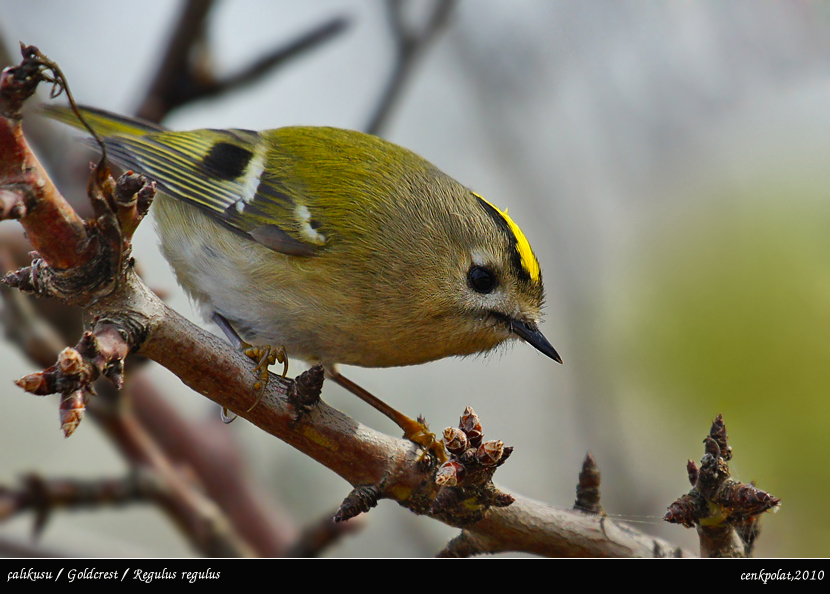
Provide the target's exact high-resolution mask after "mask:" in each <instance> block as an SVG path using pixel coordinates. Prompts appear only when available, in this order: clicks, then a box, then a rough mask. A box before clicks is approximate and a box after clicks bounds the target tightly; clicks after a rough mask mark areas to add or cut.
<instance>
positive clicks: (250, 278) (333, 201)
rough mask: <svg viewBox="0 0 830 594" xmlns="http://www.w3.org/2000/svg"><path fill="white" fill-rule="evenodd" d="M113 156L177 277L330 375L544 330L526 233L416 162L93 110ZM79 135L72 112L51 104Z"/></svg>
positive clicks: (334, 142) (382, 152) (375, 144)
mask: <svg viewBox="0 0 830 594" xmlns="http://www.w3.org/2000/svg"><path fill="white" fill-rule="evenodd" d="M81 112H82V114H83V116H84V118H85V119H86V120H87V122H88V123H89V124H90V126H91V127H92V128H93V129H95V131H96V132H97V133H98V134H99V135H100V136H101V137H102V138H103V139H104V143H105V145H106V149H107V152H108V155H109V157H110V158H111V159H112V160H114V161H115V162H116V163H118V164H119V165H121V166H123V167H126V168H128V169H132V170H134V171H137V172H141V173H143V174H145V175H147V176H148V177H149V178H151V179H152V180H154V181H155V182H156V183H157V184H158V187H159V189H160V190H161V192H160V193H159V195H158V196H157V198H156V201H155V207H154V208H155V217H156V221H157V227H158V233H159V235H160V238H161V247H162V251H163V253H164V255H165V257H166V258H167V260H168V261H169V262H170V264H171V266H172V267H173V270H174V271H175V274H176V276H177V278H178V281H179V283H180V284H181V285H182V287H183V288H184V289H185V291H186V292H187V293H188V294H189V295H190V296H191V297H192V298H194V299H195V300H196V301H198V302H199V303H200V304H201V305H202V306H203V307H204V308H205V313H206V314H208V316H211V315H214V314H219V315H220V316H222V317H223V318H224V319H225V320H227V321H228V322H229V323H230V325H231V326H232V327H233V329H235V330H236V332H238V333H239V335H241V336H242V337H243V338H244V339H245V340H246V341H248V342H250V343H251V344H255V345H281V346H284V347H285V351H286V352H287V354H288V356H289V357H297V358H300V359H303V360H306V361H309V362H314V363H318V362H319V363H322V364H324V365H325V366H327V367H333V366H335V365H337V364H338V363H343V364H348V365H359V366H363V367H389V366H398V365H414V364H418V363H425V362H427V361H432V360H435V359H441V358H443V357H448V356H451V355H469V354H473V353H479V352H482V351H488V350H490V349H492V348H494V347H496V346H497V345H499V344H501V343H503V342H504V341H507V340H510V339H515V338H521V339H523V340H524V341H526V342H528V343H530V344H531V345H533V346H534V347H535V348H536V349H538V350H539V351H540V352H542V353H544V354H545V355H547V356H548V357H551V358H552V359H555V360H556V361H559V362H561V360H560V358H559V355H558V354H557V353H556V351H555V350H554V348H553V347H552V346H551V344H550V343H549V342H548V341H547V339H545V337H544V335H543V334H542V333H541V332H540V331H539V328H538V321H539V318H540V313H541V307H542V302H543V300H544V289H543V286H542V275H541V271H540V268H539V263H538V261H537V259H536V257H535V255H534V254H533V251H532V250H531V248H530V244H529V243H528V241H527V239H526V238H525V236H524V234H523V233H522V231H521V230H520V229H519V227H518V226H517V225H516V224H515V223H514V222H513V220H512V219H511V218H510V217H509V216H508V215H507V212H506V211H504V212H502V211H500V210H499V209H498V208H496V207H495V206H493V205H492V204H490V203H489V202H488V201H486V200H485V199H484V198H482V197H481V196H479V195H478V194H475V193H474V192H472V191H471V190H469V189H468V188H466V187H464V186H463V185H461V184H460V183H458V182H456V181H455V180H453V179H452V178H450V177H449V176H447V175H445V174H444V173H442V172H441V171H439V170H438V169H437V168H436V167H435V166H433V165H432V164H430V163H428V162H427V161H425V160H424V159H422V158H421V157H419V156H417V155H415V154H414V153H412V152H410V151H408V150H406V149H404V148H401V147H399V146H397V145H394V144H392V143H389V142H386V141H384V140H381V139H380V138H377V137H374V136H370V135H367V134H363V133H360V132H354V131H349V130H341V129H336V128H325V127H287V128H280V129H277V130H267V131H263V132H253V131H250V130H195V131H192V132H172V131H167V130H165V129H164V128H162V127H160V126H158V125H155V124H150V123H147V122H143V121H140V120H135V119H130V118H126V117H123V116H118V115H115V114H111V113H108V112H104V111H101V110H97V109H91V108H82V109H81ZM46 113H47V115H49V116H50V117H52V118H54V119H58V120H61V121H63V122H65V123H69V124H71V125H73V126H75V127H79V128H80V127H82V125H81V123H80V122H79V120H78V119H77V118H76V116H75V115H74V114H73V113H72V111H71V110H69V109H67V108H61V107H57V108H55V107H50V108H47V109H46Z"/></svg>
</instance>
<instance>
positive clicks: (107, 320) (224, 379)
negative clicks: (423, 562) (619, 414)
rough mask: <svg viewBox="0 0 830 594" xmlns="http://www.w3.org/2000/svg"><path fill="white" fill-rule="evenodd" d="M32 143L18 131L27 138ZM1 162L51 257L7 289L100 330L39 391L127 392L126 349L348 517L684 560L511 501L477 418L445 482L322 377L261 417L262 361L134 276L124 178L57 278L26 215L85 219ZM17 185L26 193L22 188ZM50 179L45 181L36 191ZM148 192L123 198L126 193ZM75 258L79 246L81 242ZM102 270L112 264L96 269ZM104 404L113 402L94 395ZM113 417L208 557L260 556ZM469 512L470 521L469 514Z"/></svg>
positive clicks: (488, 539)
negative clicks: (272, 449)
mask: <svg viewBox="0 0 830 594" xmlns="http://www.w3.org/2000/svg"><path fill="white" fill-rule="evenodd" d="M30 56H33V57H37V56H39V53H35V52H30ZM6 74H8V71H7V73H6ZM6 74H4V84H5V82H10V83H15V84H16V83H17V82H19V80H18V78H15V79H12V80H8V79H7V78H6ZM24 74H25V73H24ZM20 80H24V81H25V80H26V79H25V77H22V78H21V79H20ZM43 80H49V79H48V78H44V79H43ZM6 113H8V112H6ZM16 119H18V118H16V117H15V116H14V115H12V116H10V117H7V118H4V119H3V122H0V125H5V126H7V127H8V128H9V129H10V130H13V129H14V126H15V125H16V124H15V121H16ZM17 124H18V125H19V121H17ZM21 140H22V136H20V135H19V134H18V136H16V137H15V141H16V142H18V141H21ZM6 149H8V147H6ZM0 160H2V167H3V168H4V169H2V170H0V174H3V175H4V176H0V186H2V188H3V189H5V190H7V191H9V192H12V193H16V194H20V196H21V197H22V199H23V200H24V202H25V204H24V205H25V207H26V214H24V216H23V217H22V218H21V221H22V222H24V225H28V226H26V228H27V231H28V233H29V235H30V238H31V239H32V241H34V242H37V245H38V246H39V247H38V252H39V256H40V258H41V260H40V263H38V262H35V263H34V264H33V265H32V266H31V267H30V268H28V269H24V270H23V271H18V272H17V273H15V274H14V275H11V276H7V277H6V282H8V283H10V284H12V285H14V286H17V287H18V288H21V289H25V290H30V291H35V292H38V293H40V294H44V295H50V296H52V297H55V298H59V299H61V300H64V301H67V302H71V303H77V304H80V305H82V306H83V307H84V309H85V312H86V316H87V319H89V320H91V328H90V333H89V334H87V335H85V337H84V338H82V340H81V342H80V343H79V345H78V347H76V348H75V349H73V350H72V351H70V352H69V353H68V354H67V355H66V356H65V357H63V358H62V359H61V360H60V361H59V363H58V364H57V365H56V366H55V369H54V370H47V371H46V372H41V375H40V376H38V377H37V378H30V379H29V380H27V382H24V383H27V387H30V388H34V389H35V391H39V392H41V393H42V392H43V391H45V390H47V389H57V390H59V391H61V392H63V393H68V394H69V395H77V397H78V398H80V399H81V400H85V399H87V398H89V397H90V396H91V393H90V392H89V389H90V386H91V381H92V380H93V379H94V376H95V375H96V373H97V374H104V375H107V374H108V370H109V375H110V377H112V378H115V379H116V382H115V383H116V384H118V383H119V379H118V378H120V362H121V361H123V358H124V356H125V354H126V353H127V352H136V353H139V354H141V355H144V356H145V357H148V358H150V359H153V360H155V361H157V362H158V363H160V364H161V365H163V366H164V367H166V368H168V369H169V370H171V371H172V372H173V373H174V374H175V375H177V376H178V377H179V378H180V379H181V380H182V381H183V382H184V383H185V384H187V385H188V386H190V387H191V388H193V389H194V390H195V391H197V392H198V393H200V394H203V395H204V396H206V397H207V398H209V399H211V400H213V401H214V402H216V403H217V404H219V405H220V406H222V407H223V408H226V409H228V410H230V411H233V412H235V413H236V414H238V415H239V416H241V417H243V418H245V419H247V420H248V421H249V422H251V423H253V424H255V425H256V426H258V427H260V428H261V429H263V430H265V431H267V432H269V433H271V434H272V435H275V436H276V437H278V438H279V439H281V440H283V441H285V442H286V443H288V444H290V445H292V446H293V447H295V448H297V449H298V450H300V451H301V452H303V453H305V454H306V455H308V456H309V457H311V458H313V459H314V460H317V461H318V462H320V463H321V464H324V465H325V466H327V467H328V468H330V469H331V470H333V471H334V472H336V473H338V474H339V475H340V476H341V477H343V478H344V479H345V480H346V481H348V482H349V483H350V484H351V485H352V486H353V487H355V490H354V491H353V497H352V496H350V498H349V500H347V505H346V506H344V507H343V508H341V510H343V509H346V508H349V507H350V506H351V507H353V508H354V509H356V510H357V511H364V509H368V508H369V507H371V506H372V505H374V504H375V503H376V502H377V501H378V499H381V498H388V499H392V500H394V501H396V502H398V503H399V504H401V505H403V506H405V507H407V508H409V509H411V510H413V511H415V512H416V513H420V514H426V515H430V516H432V517H435V518H437V519H440V520H441V521H444V522H445V523H448V524H450V525H454V526H459V527H463V528H464V530H465V534H466V535H468V536H467V537H466V538H468V539H472V540H474V541H475V542H476V543H477V550H480V551H482V552H484V551H487V552H496V551H526V552H532V553H537V554H542V555H557V556H563V555H567V556H577V555H579V556H583V555H589V556H653V555H655V554H675V553H676V551H675V549H674V548H673V547H672V546H671V545H669V544H668V543H664V542H662V541H659V540H657V539H653V538H651V537H648V536H645V535H643V534H640V533H637V532H635V531H633V530H631V529H629V528H626V527H624V526H619V525H616V524H614V523H613V522H611V521H609V520H607V519H606V518H602V517H597V516H595V515H588V514H583V513H578V512H571V511H560V510H555V509H552V508H549V507H547V506H544V505H542V504H539V503H536V502H532V501H529V500H527V499H524V498H522V497H519V496H515V497H514V496H512V495H507V494H505V493H503V492H501V491H499V490H498V489H497V488H496V487H495V486H494V485H493V483H492V480H491V478H492V474H493V471H494V470H495V468H496V467H497V466H499V465H500V464H501V463H503V462H504V460H505V459H506V458H507V456H508V455H509V452H510V449H509V448H507V447H505V446H504V445H503V444H502V443H501V442H500V441H498V440H491V441H486V442H485V441H484V440H483V434H482V430H481V425H480V423H479V422H478V419H477V417H475V414H474V413H472V411H471V410H470V411H468V412H467V413H466V414H465V416H464V418H463V419H462V422H461V424H460V426H459V429H460V430H461V432H462V433H463V434H464V439H466V444H465V443H464V439H461V437H460V436H459V435H458V434H456V433H454V432H450V433H451V435H449V438H448V439H447V443H448V445H449V446H450V447H451V448H452V450H451V453H452V454H453V457H452V458H451V459H450V460H449V461H448V463H447V465H444V466H443V467H442V470H441V472H440V473H439V474H438V475H437V476H436V472H435V471H436V468H435V465H434V460H433V458H432V456H431V455H429V454H426V453H424V452H422V451H421V450H420V449H419V448H418V447H416V446H415V445H414V444H413V443H411V442H409V441H404V440H402V439H395V438H392V437H389V436H387V435H383V434H381V433H378V432H376V431H374V430H372V429H369V428H367V427H365V426H363V425H361V424H360V423H358V422H356V421H355V420H353V419H351V418H349V417H347V416H346V415H344V414H343V413H341V412H339V411H337V410H335V409H333V408H331V407H329V406H327V405H326V404H325V403H323V402H316V404H315V401H316V395H315V394H317V393H318V392H319V389H320V387H321V379H322V378H321V376H320V375H319V371H320V370H319V369H312V370H310V371H309V372H306V374H303V375H302V376H300V377H299V378H297V379H296V380H284V379H282V378H280V377H275V376H272V377H271V380H270V382H269V383H268V385H267V386H266V390H265V393H264V396H263V398H262V399H261V402H259V404H258V405H257V406H255V407H253V408H251V405H252V404H253V403H254V402H255V401H256V399H257V398H258V396H257V394H256V392H255V390H253V389H252V388H253V386H254V385H255V384H256V383H257V381H258V380H259V375H258V373H257V372H256V370H255V369H254V366H253V365H252V363H251V361H250V360H249V359H248V358H247V357H246V356H245V355H243V354H241V353H240V352H238V351H236V350H234V349H233V348H231V347H230V346H229V345H227V344H226V343H225V342H223V341H220V340H219V339H218V338H216V337H214V336H213V335H210V334H208V333H206V332H204V331H202V330H200V329H199V328H198V327H196V326H194V325H193V324H191V323H190V322H188V321H187V320H185V319H184V318H182V317H181V316H180V315H178V314H177V313H176V312H174V311H172V310H171V309H169V308H168V307H166V306H165V305H164V304H163V303H162V302H161V300H160V299H159V298H158V297H157V296H156V295H155V294H154V293H153V292H152V291H150V290H149V289H148V288H147V287H146V286H145V285H144V284H143V282H142V281H141V280H140V278H139V277H138V276H137V274H136V273H135V270H134V268H133V266H132V264H131V261H130V259H129V257H128V256H127V254H128V251H129V239H130V233H131V231H132V230H133V229H134V228H135V224H137V222H138V220H140V216H138V215H140V213H139V212H138V211H137V209H139V206H138V204H139V203H141V199H140V198H136V200H134V201H133V200H129V199H128V200H120V199H119V198H118V196H119V188H120V187H121V188H122V189H123V186H121V185H120V184H119V183H117V182H115V181H113V180H112V179H111V178H110V177H109V176H108V175H107V174H106V171H105V169H104V168H101V167H99V168H97V169H96V170H95V171H93V176H92V179H93V181H92V182H91V186H90V189H91V192H90V194H91V197H92V198H93V201H94V204H95V211H96V218H95V219H93V221H92V222H84V221H81V224H80V226H79V229H80V230H81V231H82V232H81V233H80V234H79V235H80V236H81V237H82V238H84V240H85V241H87V242H88V245H90V246H93V248H94V249H93V248H90V249H89V250H85V251H83V252H81V253H82V255H83V256H85V257H86V259H84V258H82V257H79V256H78V255H77V254H76V255H74V256H73V257H72V258H70V259H69V260H70V261H71V262H72V263H73V267H69V268H57V267H56V264H55V262H63V260H62V259H61V255H62V253H63V252H64V251H65V250H66V249H67V246H66V245H64V244H56V243H54V242H50V241H47V240H45V239H41V238H39V237H35V236H36V235H37V234H39V233H44V232H47V233H48V232H49V231H44V227H42V226H38V225H34V224H29V223H28V221H25V219H26V217H29V216H32V215H31V213H38V212H45V211H48V212H51V213H52V215H51V216H53V217H54V220H53V221H51V223H50V225H49V226H48V227H46V229H51V228H53V227H55V228H57V227H72V225H73V223H72V222H73V221H74V220H75V217H73V216H71V213H69V214H67V216H65V217H63V212H62V211H61V210H60V209H52V210H48V209H47V208H45V207H43V208H42V206H41V203H43V202H47V203H48V202H50V201H55V202H59V201H60V200H61V198H60V195H59V194H58V193H57V190H56V189H54V187H53V186H52V185H51V182H48V178H47V177H46V175H45V173H43V172H42V170H41V169H40V167H39V164H37V162H36V161H33V160H31V159H30V158H29V156H28V154H27V152H26V151H25V150H20V151H18V152H17V153H15V151H14V150H4V148H3V147H0ZM23 165H25V166H23ZM21 169H24V170H26V174H27V176H26V177H24V178H21V177H19V175H18V173H19V171H20V170H21ZM9 180H12V182H13V183H12V184H9V183H8V182H9ZM21 180H22V181H21ZM38 180H40V181H42V182H43V183H35V182H38ZM129 182H130V180H127V181H125V182H124V183H125V184H127V185H129ZM144 187H146V184H140V188H144ZM140 193H141V191H140V190H139V191H137V192H129V191H126V192H123V194H124V196H132V195H135V194H140ZM122 207H124V208H126V209H127V211H123V210H122ZM134 215H135V216H134ZM39 216H40V217H41V218H43V215H39ZM70 249H74V244H73V245H72V246H70ZM97 262H104V263H106V264H107V265H106V266H104V265H96V264H95V263H97ZM56 279H57V281H56ZM81 279H83V282H81ZM58 281H59V282H58ZM90 287H91V289H90ZM70 288H71V290H70ZM43 385H48V387H47V388H43V387H42V386H43ZM79 392H80V394H79V395H78V393H79ZM98 400H101V398H100V397H99V398H96V399H95V401H98ZM76 401H77V398H76V399H75V400H72V401H70V403H69V405H68V407H67V408H68V411H69V413H71V412H72V411H74V410H76V409H75V408H73V406H74V404H75V403H76ZM105 419H106V421H105V422H104V427H105V429H106V430H107V431H109V432H110V433H111V434H112V435H113V436H115V435H116V434H117V435H118V439H117V440H116V442H117V443H118V444H119V446H120V447H121V448H122V451H123V452H124V453H125V456H127V457H128V459H130V460H133V461H135V462H137V463H139V464H141V465H144V466H147V467H150V468H152V469H153V470H154V471H155V473H156V474H157V476H159V477H161V479H162V480H163V483H164V485H165V489H167V491H166V492H167V493H168V494H169V496H168V497H165V498H162V499H163V503H162V504H163V505H164V506H165V508H166V509H168V510H169V511H170V513H171V516H172V517H174V518H176V519H177V520H179V521H180V522H182V523H183V524H186V525H187V528H188V530H187V533H188V534H191V535H192V538H193V539H194V541H195V542H197V543H199V546H200V548H201V549H202V550H205V551H206V552H208V553H210V554H225V555H230V554H235V555H238V554H248V552H249V551H247V549H246V548H245V546H244V544H243V543H241V542H239V541H238V540H237V538H236V537H235V535H234V532H233V530H232V529H231V528H230V526H228V524H227V521H226V518H225V517H224V516H223V515H222V514H221V513H219V512H218V510H217V509H216V507H215V505H213V504H212V503H211V502H210V501H209V500H207V499H206V498H204V497H203V496H201V495H200V493H199V492H198V491H197V490H195V489H192V488H191V485H189V484H187V482H186V481H185V480H184V479H183V478H182V476H181V474H180V473H178V472H177V471H176V469H175V468H173V467H172V466H171V464H170V462H169V460H168V459H167V458H166V457H165V456H164V455H163V454H162V452H161V450H160V449H159V448H158V447H157V446H156V445H155V444H153V443H152V442H150V440H149V439H148V437H149V436H147V434H146V433H144V432H143V430H142V428H141V427H140V425H139V424H138V423H137V422H136V420H135V418H134V417H133V416H131V415H130V414H119V415H110V416H106V417H105ZM465 509H466V510H468V511H469V512H470V513H457V512H458V510H465ZM350 515H353V514H352V513H344V516H343V518H342V519H345V517H347V516H350Z"/></svg>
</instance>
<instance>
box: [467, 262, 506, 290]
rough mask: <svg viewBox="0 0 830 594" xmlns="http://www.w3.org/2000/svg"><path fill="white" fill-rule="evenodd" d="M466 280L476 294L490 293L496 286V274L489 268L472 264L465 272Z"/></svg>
mask: <svg viewBox="0 0 830 594" xmlns="http://www.w3.org/2000/svg"><path fill="white" fill-rule="evenodd" d="M467 280H468V281H469V283H470V286H471V287H472V288H473V290H474V291H476V292H477V293H492V292H493V289H495V288H496V285H498V284H499V283H498V281H497V280H496V274H495V273H494V272H493V271H492V270H490V269H489V268H485V267H484V266H478V265H476V264H473V265H472V266H470V271H469V272H467Z"/></svg>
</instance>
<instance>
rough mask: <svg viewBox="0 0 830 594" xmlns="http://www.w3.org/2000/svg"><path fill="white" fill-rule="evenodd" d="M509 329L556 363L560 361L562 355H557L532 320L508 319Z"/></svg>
mask: <svg viewBox="0 0 830 594" xmlns="http://www.w3.org/2000/svg"><path fill="white" fill-rule="evenodd" d="M510 330H511V331H512V332H513V333H514V334H516V335H517V336H519V337H520V338H521V339H522V340H524V341H525V342H526V343H528V344H530V345H531V346H533V347H534V348H535V349H536V350H537V351H539V352H540V353H542V354H543V355H547V356H548V357H550V358H551V359H553V360H554V361H556V362H557V363H561V362H562V357H560V356H559V353H557V352H556V349H555V348H553V345H552V344H551V343H549V342H548V339H547V338H545V336H544V335H543V334H542V333H541V332H540V331H539V326H537V325H536V324H535V323H534V322H520V321H518V320H510Z"/></svg>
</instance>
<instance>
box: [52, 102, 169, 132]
mask: <svg viewBox="0 0 830 594" xmlns="http://www.w3.org/2000/svg"><path fill="white" fill-rule="evenodd" d="M41 111H42V113H43V114H44V115H45V116H46V117H48V118H51V119H53V120H57V121H59V122H62V123H64V124H68V125H70V126H73V127H75V128H78V129H79V130H86V127H85V126H84V125H83V124H82V123H81V120H79V119H78V116H77V115H75V112H74V111H72V109H71V108H69V107H67V106H65V105H50V104H47V105H43V106H42V107H41ZM78 111H80V112H81V115H82V116H83V117H84V119H85V120H86V122H87V123H88V124H89V125H90V126H91V127H92V129H93V130H95V131H96V132H97V133H98V134H99V135H101V136H103V137H108V136H115V135H123V136H144V135H145V134H151V133H154V132H164V130H165V128H164V127H163V126H160V125H159V124H154V123H152V122H146V121H144V120H139V119H137V118H130V117H127V116H123V115H118V114H115V113H112V112H109V111H105V110H103V109H98V108H95V107H86V106H83V105H79V106H78Z"/></svg>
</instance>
